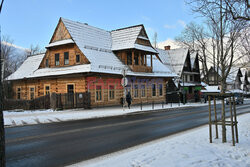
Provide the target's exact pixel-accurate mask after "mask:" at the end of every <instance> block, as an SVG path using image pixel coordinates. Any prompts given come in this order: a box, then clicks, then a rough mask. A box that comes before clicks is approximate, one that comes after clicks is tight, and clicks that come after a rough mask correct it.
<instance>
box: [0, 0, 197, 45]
mask: <svg viewBox="0 0 250 167" xmlns="http://www.w3.org/2000/svg"><path fill="white" fill-rule="evenodd" d="M60 17H64V18H67V19H71V20H74V21H79V22H84V23H88V24H89V25H92V26H95V27H99V28H102V29H105V30H114V29H118V28H122V27H126V26H131V25H136V24H144V26H145V27H146V31H147V33H148V36H149V37H150V38H152V37H153V34H154V32H157V33H158V42H160V41H165V40H167V39H168V38H171V39H174V37H175V36H177V35H179V34H180V33H181V31H182V30H183V28H184V26H185V24H187V23H189V22H191V21H196V20H197V18H196V17H195V16H194V15H193V14H192V13H191V11H190V10H189V7H188V6H186V5H185V2H184V0H121V1H119V0H5V1H4V6H3V9H2V13H1V15H0V24H1V27H2V34H3V35H9V36H10V37H11V38H12V39H13V40H14V44H15V45H18V46H21V47H24V48H29V47H30V45H31V44H33V45H36V44H39V45H40V46H41V47H44V46H46V45H47V44H48V42H49V40H50V38H51V36H52V34H53V32H54V29H55V27H56V25H57V23H58V20H59V18H60Z"/></svg>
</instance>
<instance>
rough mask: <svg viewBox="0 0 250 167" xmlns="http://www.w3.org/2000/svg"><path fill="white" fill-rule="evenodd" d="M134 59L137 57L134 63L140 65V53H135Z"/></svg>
mask: <svg viewBox="0 0 250 167" xmlns="http://www.w3.org/2000/svg"><path fill="white" fill-rule="evenodd" d="M134 59H135V60H134V64H135V65H139V55H138V53H135V58H134Z"/></svg>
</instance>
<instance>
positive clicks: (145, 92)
mask: <svg viewBox="0 0 250 167" xmlns="http://www.w3.org/2000/svg"><path fill="white" fill-rule="evenodd" d="M142 86H144V95H145V96H142V90H143V89H142ZM140 92H141V98H146V97H147V84H145V83H143V84H141V91H140Z"/></svg>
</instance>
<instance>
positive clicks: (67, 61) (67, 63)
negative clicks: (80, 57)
mask: <svg viewBox="0 0 250 167" xmlns="http://www.w3.org/2000/svg"><path fill="white" fill-rule="evenodd" d="M66 57H67V59H66ZM64 65H69V52H64Z"/></svg>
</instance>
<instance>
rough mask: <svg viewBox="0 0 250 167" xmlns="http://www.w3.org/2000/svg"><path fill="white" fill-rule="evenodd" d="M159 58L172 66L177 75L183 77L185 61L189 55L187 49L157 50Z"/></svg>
mask: <svg viewBox="0 0 250 167" xmlns="http://www.w3.org/2000/svg"><path fill="white" fill-rule="evenodd" d="M157 51H158V53H159V54H158V56H159V57H160V59H161V60H162V62H163V63H164V64H165V65H168V66H172V68H173V70H174V72H175V73H176V74H177V75H179V76H180V75H181V73H182V69H183V67H184V63H185V60H186V58H187V55H188V49H187V48H179V49H170V50H162V49H157Z"/></svg>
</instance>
